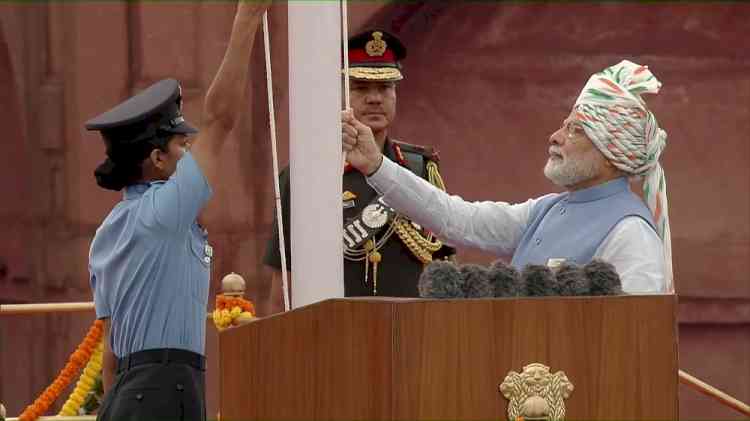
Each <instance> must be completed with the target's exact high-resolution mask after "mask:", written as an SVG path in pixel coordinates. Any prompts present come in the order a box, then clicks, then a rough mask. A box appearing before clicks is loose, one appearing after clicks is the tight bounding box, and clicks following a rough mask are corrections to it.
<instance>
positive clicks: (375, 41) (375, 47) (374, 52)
mask: <svg viewBox="0 0 750 421" xmlns="http://www.w3.org/2000/svg"><path fill="white" fill-rule="evenodd" d="M387 47H388V44H386V43H385V41H383V33H382V32H380V31H375V32H373V33H372V39H371V40H370V41H367V44H365V51H366V52H367V55H369V56H370V57H376V56H377V57H379V56H382V55H383V54H385V49H386V48H387Z"/></svg>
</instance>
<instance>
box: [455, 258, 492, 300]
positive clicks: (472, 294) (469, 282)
mask: <svg viewBox="0 0 750 421" xmlns="http://www.w3.org/2000/svg"><path fill="white" fill-rule="evenodd" d="M459 270H460V271H461V276H462V277H463V280H464V296H465V297H466V298H487V297H494V295H495V294H494V292H495V291H494V289H493V286H492V284H491V283H490V275H489V271H488V270H487V268H485V267H484V266H481V265H477V264H474V263H467V264H464V265H461V268H460V269H459Z"/></svg>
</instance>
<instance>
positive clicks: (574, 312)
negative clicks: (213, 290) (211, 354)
mask: <svg viewBox="0 0 750 421" xmlns="http://www.w3.org/2000/svg"><path fill="white" fill-rule="evenodd" d="M675 311H676V298H675V297H674V296H673V295H650V296H622V297H549V298H525V299H473V300H417V299H400V300H399V299H389V300H386V299H365V298H362V299H346V300H343V299H341V300H328V301H325V302H322V303H317V304H314V305H311V306H307V307H304V308H301V309H297V310H294V311H291V312H288V313H285V314H281V315H277V316H273V317H270V318H266V319H260V320H258V321H256V322H253V323H251V324H249V325H246V326H242V327H240V328H235V329H230V330H228V331H225V332H223V333H222V334H221V335H220V350H221V365H220V366H221V404H220V406H221V416H222V420H236V421H240V420H242V421H245V420H381V419H393V420H421V419H425V420H428V419H429V420H437V419H476V420H480V419H481V420H488V419H505V418H506V410H507V400H506V399H505V398H504V397H503V396H502V395H501V394H500V393H499V390H498V385H499V384H500V383H501V382H502V381H503V380H504V378H505V376H506V375H507V373H508V372H509V371H511V370H513V371H516V372H521V371H522V370H523V367H524V366H525V365H527V364H530V363H534V362H538V363H542V364H544V365H547V366H549V367H550V372H552V373H555V372H557V371H564V372H565V373H566V374H567V377H568V379H569V380H570V382H571V383H573V385H574V387H575V390H573V392H572V394H571V396H570V398H569V399H567V400H566V402H565V404H566V408H567V414H566V419H569V420H575V419H578V420H580V419H587V420H593V419H612V420H614V419H654V420H656V419H659V420H664V419H678V412H677V404H678V403H677V370H678V368H677V337H676V313H675Z"/></svg>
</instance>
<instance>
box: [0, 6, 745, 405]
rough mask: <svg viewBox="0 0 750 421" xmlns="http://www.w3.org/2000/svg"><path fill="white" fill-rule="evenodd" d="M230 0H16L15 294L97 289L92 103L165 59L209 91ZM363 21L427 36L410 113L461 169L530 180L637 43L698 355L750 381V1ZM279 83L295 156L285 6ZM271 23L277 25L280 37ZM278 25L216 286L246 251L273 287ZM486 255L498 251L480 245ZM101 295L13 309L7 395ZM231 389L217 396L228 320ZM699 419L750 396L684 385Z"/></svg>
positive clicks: (414, 54) (117, 96)
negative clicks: (597, 81) (655, 91)
mask: <svg viewBox="0 0 750 421" xmlns="http://www.w3.org/2000/svg"><path fill="white" fill-rule="evenodd" d="M233 13H234V6H233V5H232V4H229V3H214V2H206V3H173V2H169V3H166V4H158V3H145V4H140V3H131V4H121V3H115V2H97V3H83V2H76V3H62V2H59V3H57V2H48V3H36V4H21V3H2V4H0V109H1V110H2V112H1V113H0V127H2V129H3V138H4V140H3V150H2V152H0V302H2V303H19V302H47V301H87V300H90V299H91V294H90V292H89V286H88V272H87V254H88V247H89V242H90V240H91V238H92V236H93V234H94V231H95V229H96V227H97V225H98V223H99V222H100V221H101V219H102V218H103V217H104V216H105V215H106V213H107V212H108V210H109V209H110V207H111V206H112V205H113V204H114V203H115V202H116V201H117V200H118V195H117V194H112V193H107V192H105V191H103V190H101V189H98V188H97V187H96V185H95V183H94V180H93V177H92V175H91V174H92V171H93V169H94V167H95V166H96V164H97V163H98V162H100V161H101V160H102V156H103V148H102V145H101V144H100V142H99V140H98V138H97V136H96V135H92V134H89V133H86V132H84V131H83V129H82V123H83V121H85V120H86V119H87V118H89V117H91V116H93V115H94V114H96V113H97V112H99V111H102V110H104V109H106V108H107V107H109V106H111V105H113V104H115V103H117V102H118V101H119V100H121V99H122V98H124V97H126V96H128V95H131V94H132V93H134V92H135V91H137V90H139V89H141V88H143V87H145V86H146V85H148V84H150V83H152V82H153V81H156V80H158V79H161V78H164V77H168V76H172V77H177V78H178V79H180V80H181V81H182V83H183V87H184V88H185V89H184V92H185V95H186V114H187V116H188V118H189V119H191V120H192V121H195V122H196V123H197V122H198V121H199V117H200V116H199V113H200V108H201V107H200V105H201V104H200V101H201V99H202V96H203V94H204V93H205V90H206V88H207V87H208V85H209V83H210V81H211V78H212V76H213V74H214V72H215V71H216V69H217V67H218V64H219V61H220V60H221V57H222V55H223V52H224V48H225V46H226V42H227V38H228V35H229V31H230V28H231V22H232V16H233ZM350 17H351V19H350V20H351V22H350V23H351V27H352V29H351V30H352V31H354V30H356V29H359V28H362V27H365V26H372V25H378V26H381V27H385V28H387V29H391V30H393V31H394V32H396V33H397V34H400V35H401V36H402V37H403V40H404V41H405V43H406V44H407V46H408V48H409V57H408V58H407V60H406V61H405V63H404V64H405V73H406V75H407V79H406V80H405V81H404V82H403V83H402V84H401V86H400V87H399V117H398V122H397V124H396V127H395V129H394V131H393V134H394V135H395V136H396V137H397V138H399V139H401V140H404V141H407V142H412V143H421V144H429V145H433V146H436V147H438V148H439V149H440V151H441V154H442V157H443V162H442V170H443V175H444V178H445V180H446V182H447V185H448V188H449V190H450V191H452V192H455V193H458V194H460V195H462V196H464V197H465V198H468V199H496V200H505V201H518V200H524V199H526V198H527V197H530V196H535V195H539V194H542V193H545V192H548V191H550V190H551V188H552V187H551V185H550V183H549V182H547V181H546V180H545V178H544V176H543V175H542V172H541V168H542V166H543V164H544V161H545V156H546V154H545V150H546V144H545V142H546V140H547V138H548V136H549V134H550V133H551V132H552V131H554V130H555V129H556V128H557V127H558V125H559V124H560V122H561V120H562V119H563V118H564V117H565V116H566V114H567V112H568V110H569V108H570V106H571V105H572V103H573V101H574V100H575V97H576V96H577V94H578V91H579V90H580V88H581V87H582V85H583V84H584V83H585V81H586V79H587V78H588V76H589V75H590V74H591V73H593V72H595V71H598V70H600V69H602V68H604V67H606V66H608V65H611V64H614V63H616V62H618V61H619V60H621V59H630V60H633V61H636V62H638V63H642V64H647V65H649V66H650V67H651V69H652V70H653V72H654V73H655V74H656V75H657V77H659V78H660V79H661V81H662V82H663V84H664V87H663V90H662V93H661V94H659V95H658V96H655V97H651V99H650V100H649V103H650V105H651V107H652V108H653V110H654V111H655V114H656V116H657V118H658V119H659V121H660V123H661V125H662V127H663V128H664V129H665V130H667V132H668V133H669V146H668V148H667V150H666V151H665V153H664V155H663V158H662V163H663V166H664V168H665V171H666V174H667V177H668V187H669V200H670V214H671V221H672V235H673V245H674V266H675V278H676V284H677V288H678V293H679V297H680V314H679V321H680V324H679V328H680V367H682V368H683V369H684V370H686V371H688V372H690V373H693V374H695V375H697V376H699V377H701V378H703V379H705V380H706V381H708V382H709V383H711V384H713V385H715V386H717V387H719V388H720V389H723V390H725V391H726V392H728V393H730V394H732V395H734V396H736V397H738V398H740V399H741V400H744V401H746V402H747V401H750V276H748V272H749V269H750V199H749V195H748V193H750V167H749V166H748V161H750V142H749V141H750V138H749V137H748V134H749V133H750V57H749V55H748V52H747V51H748V50H747V48H746V47H744V44H745V43H746V38H747V35H748V34H750V5H746V4H742V3H736V4H731V3H728V4H716V3H714V4H700V3H695V2H690V3H688V4H679V3H677V4H675V3H672V4H622V3H609V2H608V3H603V4H578V3H577V4H544V3H529V4H495V3H487V2H484V3H469V2H416V3H414V2H412V3H408V4H389V3H381V2H362V3H355V4H353V5H352V6H351V10H350ZM271 21H272V29H271V37H272V43H273V46H272V51H273V66H274V73H275V75H274V80H275V81H276V83H277V85H276V86H275V87H274V89H275V93H276V104H277V106H278V112H277V115H278V116H279V117H278V118H279V121H278V124H279V136H280V139H282V142H281V143H282V146H281V151H280V154H281V157H282V158H281V159H282V160H283V161H286V159H287V157H288V147H287V146H286V144H285V141H286V139H287V137H288V122H287V121H286V115H287V113H286V112H285V110H286V108H287V92H286V80H285V79H286V71H287V68H286V66H287V61H288V60H287V56H286V54H287V50H286V43H287V36H286V9H285V6H284V5H282V4H279V5H276V6H274V8H273V10H272V13H271ZM260 39H261V37H258V40H259V41H260ZM261 48H262V45H261V44H258V48H257V49H256V51H255V52H254V54H253V59H252V62H251V63H250V66H251V68H252V71H253V72H254V77H253V82H252V84H251V85H252V86H250V87H249V92H248V93H249V95H248V98H249V99H248V104H247V106H246V113H245V119H244V120H243V122H242V125H241V127H238V128H237V129H236V131H235V133H234V137H233V139H232V141H231V142H230V144H229V145H228V147H227V148H226V150H225V153H224V155H223V156H222V160H223V163H222V166H223V167H224V168H225V172H224V179H225V183H224V184H223V185H222V186H221V187H220V188H219V194H218V195H217V197H216V200H221V201H224V202H225V206H223V214H221V215H214V216H213V218H212V219H213V221H212V222H213V224H212V230H211V239H212V243H213V244H214V245H215V249H216V252H217V253H216V255H217V258H216V259H215V264H214V271H213V275H214V276H213V281H212V282H213V288H212V291H213V290H215V289H216V284H217V283H218V281H219V279H220V278H221V276H222V275H223V274H225V273H227V272H229V271H236V272H240V273H242V274H243V275H244V276H245V278H246V280H247V281H248V284H249V295H250V297H251V298H252V299H254V300H255V301H256V302H258V303H259V304H260V310H261V311H262V312H264V311H266V308H265V306H263V304H262V303H264V302H266V300H267V296H268V284H267V280H268V278H269V274H268V272H267V271H266V270H265V269H264V268H263V266H262V265H261V263H260V260H261V256H262V252H263V247H264V242H265V238H266V237H267V235H268V232H269V224H270V221H271V209H272V208H271V207H272V193H271V192H272V184H271V180H272V179H271V177H272V174H271V164H270V156H271V153H270V149H269V146H268V144H269V141H268V133H267V128H266V127H267V123H266V121H267V120H266V118H267V113H266V104H265V86H264V85H265V81H264V77H263V63H262V50H261ZM461 258H462V259H463V260H464V261H477V262H486V261H489V259H490V258H491V257H490V256H485V255H480V254H477V253H473V252H462V253H461ZM91 319H92V317H91V315H90V314H86V315H84V314H77V315H62V316H61V315H54V316H52V315H48V316H43V315H40V316H25V317H20V316H19V317H2V318H0V401H2V402H4V403H5V405H6V407H7V408H8V410H9V414H10V415H13V416H15V415H17V414H18V413H19V412H20V410H21V409H22V408H23V407H24V406H25V405H27V404H28V403H29V402H30V400H32V399H33V398H34V397H36V396H37V394H38V393H39V392H40V391H41V390H42V389H43V388H44V387H45V386H46V385H47V384H48V383H49V382H50V381H51V379H52V378H53V376H54V375H55V374H56V372H57V370H58V369H59V368H60V367H61V366H62V364H63V363H64V361H65V359H66V358H67V355H68V353H69V352H70V351H71V350H72V349H73V348H74V346H75V345H76V344H77V342H78V341H79V339H80V338H81V337H82V335H83V334H84V333H85V330H86V328H87V326H88V325H89V323H90V322H91ZM209 332H210V334H209V344H208V356H209V359H210V367H209V370H210V371H209V391H210V392H209V410H210V413H212V414H215V411H216V407H217V402H218V401H217V385H218V380H217V377H216V373H217V363H216V361H217V347H216V335H215V332H214V331H213V328H209ZM680 408H681V417H682V418H684V419H707V418H713V419H716V418H723V419H731V418H739V417H738V415H737V414H736V413H734V412H733V411H731V410H729V409H726V408H723V407H721V406H719V405H718V404H716V403H714V402H713V401H711V400H709V399H708V398H705V397H703V396H702V395H698V394H697V393H695V392H693V391H692V390H689V389H687V388H685V387H684V386H681V389H680Z"/></svg>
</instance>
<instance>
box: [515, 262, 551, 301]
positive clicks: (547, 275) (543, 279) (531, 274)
mask: <svg viewBox="0 0 750 421" xmlns="http://www.w3.org/2000/svg"><path fill="white" fill-rule="evenodd" d="M521 278H523V281H524V283H525V284H526V291H527V292H528V294H529V296H530V297H546V296H550V295H557V290H556V288H555V284H556V283H557V281H556V280H555V274H554V273H552V270H551V269H550V268H548V267H547V266H544V265H526V266H525V267H524V268H523V270H522V271H521Z"/></svg>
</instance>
